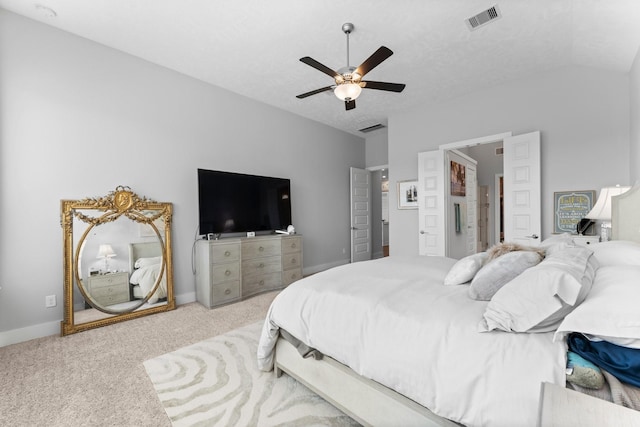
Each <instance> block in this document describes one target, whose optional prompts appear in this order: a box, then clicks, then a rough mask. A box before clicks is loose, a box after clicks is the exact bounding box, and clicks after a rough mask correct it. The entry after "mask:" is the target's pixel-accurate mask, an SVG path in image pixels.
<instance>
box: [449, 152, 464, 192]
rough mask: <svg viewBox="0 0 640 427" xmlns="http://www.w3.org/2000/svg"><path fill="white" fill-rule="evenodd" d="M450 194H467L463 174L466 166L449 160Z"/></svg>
mask: <svg viewBox="0 0 640 427" xmlns="http://www.w3.org/2000/svg"><path fill="white" fill-rule="evenodd" d="M450 170H451V195H452V196H465V195H466V194H467V188H466V178H465V174H466V172H467V168H466V167H465V166H464V165H462V164H460V163H458V162H454V161H453V160H451V169H450Z"/></svg>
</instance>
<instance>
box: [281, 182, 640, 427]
mask: <svg viewBox="0 0 640 427" xmlns="http://www.w3.org/2000/svg"><path fill="white" fill-rule="evenodd" d="M612 206H613V209H612V236H613V239H614V240H619V239H621V237H622V238H624V240H632V241H635V242H640V215H639V214H638V212H640V184H638V185H635V186H634V187H633V188H631V189H630V190H629V191H628V192H626V193H623V194H622V195H620V196H616V197H614V198H613V202H612ZM274 360H275V361H274V370H275V374H276V376H280V375H281V374H282V372H285V373H287V374H288V375H290V376H291V377H293V378H295V379H296V380H298V381H299V382H301V383H302V384H304V385H305V386H307V387H308V388H309V389H311V390H313V391H314V392H315V393H317V394H318V395H320V396H321V397H323V398H324V399H325V400H326V401H328V402H329V403H331V404H332V405H334V406H335V407H336V408H338V409H340V410H341V411H343V412H344V413H345V414H347V415H349V416H350V417H352V418H353V419H355V420H356V421H358V422H359V423H361V424H363V425H365V426H403V427H405V426H406V427H409V426H421V427H422V426H424V427H427V426H428V427H436V426H439V427H442V426H459V425H460V424H457V423H455V422H453V421H451V420H448V419H446V418H442V417H439V416H437V415H435V414H434V413H433V412H431V411H429V410H428V409H427V408H425V407H424V406H421V405H419V404H417V403H416V402H414V401H413V400H410V399H408V398H407V397H405V396H403V395H401V394H399V393H397V392H395V391H393V390H391V389H389V388H387V387H385V386H383V385H381V384H379V383H377V382H375V381H372V380H370V379H368V378H364V377H362V376H360V375H358V374H356V373H355V372H354V371H353V370H351V369H350V368H348V367H347V366H345V365H343V364H341V363H339V362H337V361H335V360H333V359H331V358H330V357H327V356H325V357H324V358H323V359H322V360H315V359H313V358H308V359H305V358H302V357H301V356H300V354H299V353H298V350H297V349H296V348H295V347H294V346H293V345H292V344H290V343H289V342H288V341H286V340H284V339H282V338H279V339H278V341H277V343H276V352H275V357H274Z"/></svg>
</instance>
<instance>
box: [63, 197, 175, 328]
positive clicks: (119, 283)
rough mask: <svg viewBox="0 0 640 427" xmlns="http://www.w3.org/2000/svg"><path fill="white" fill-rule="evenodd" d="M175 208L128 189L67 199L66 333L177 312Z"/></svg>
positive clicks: (65, 260) (65, 222)
mask: <svg viewBox="0 0 640 427" xmlns="http://www.w3.org/2000/svg"><path fill="white" fill-rule="evenodd" d="M171 207H172V206H171V204H170V203H158V202H153V201H150V200H147V199H144V198H143V199H141V198H139V197H138V196H137V195H136V194H135V193H133V192H132V191H131V190H130V189H129V188H128V187H118V188H117V189H116V191H114V192H112V193H109V195H107V196H106V197H103V198H98V199H84V200H80V201H69V200H66V201H62V218H63V228H64V229H65V259H64V262H65V319H64V321H63V325H62V334H63V335H66V334H68V333H73V332H78V331H80V330H85V329H89V328H93V327H98V326H103V325H106V324H110V323H114V322H117V321H121V320H127V319H130V318H134V317H138V316H141V315H145V314H151V313H155V312H158V311H165V310H171V309H173V308H175V300H174V298H173V284H172V269H171V246H170V243H171V241H170V222H171V211H172V209H171Z"/></svg>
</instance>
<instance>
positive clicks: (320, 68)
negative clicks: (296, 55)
mask: <svg viewBox="0 0 640 427" xmlns="http://www.w3.org/2000/svg"><path fill="white" fill-rule="evenodd" d="M300 61H301V62H304V63H305V64H307V65H309V66H311V67H313V68H315V69H316V70H318V71H322V72H323V73H325V74H327V75H329V76H331V77H333V78H336V77H338V76H340V74H338V72H336V71H333V70H332V69H331V68H329V67H327V66H326V65H324V64H321V63H319V62H318V61H316V60H315V59H313V58H311V57H309V56H305V57H304V58H300Z"/></svg>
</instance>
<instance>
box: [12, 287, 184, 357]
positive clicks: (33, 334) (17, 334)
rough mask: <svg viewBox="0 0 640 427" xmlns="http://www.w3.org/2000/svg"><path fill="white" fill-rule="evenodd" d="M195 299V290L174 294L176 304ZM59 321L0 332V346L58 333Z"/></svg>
mask: <svg viewBox="0 0 640 427" xmlns="http://www.w3.org/2000/svg"><path fill="white" fill-rule="evenodd" d="M195 300H196V293H195V292H188V293H186V294H180V295H176V304H177V305H182V304H188V303H190V302H194V301H195ZM60 322H62V319H60V320H54V321H53V322H46V323H40V324H38V325H32V326H26V327H24V328H19V329H12V330H10V331H4V332H0V347H6V346H8V345H11V344H18V343H21V342H25V341H29V340H33V339H36V338H42V337H48V336H50V335H59V334H60Z"/></svg>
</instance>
